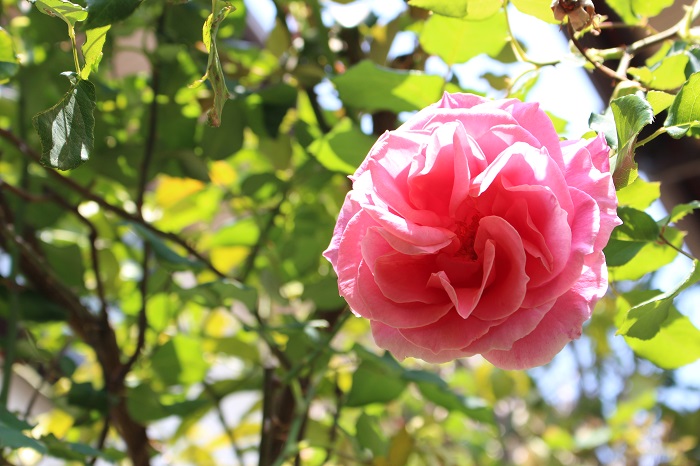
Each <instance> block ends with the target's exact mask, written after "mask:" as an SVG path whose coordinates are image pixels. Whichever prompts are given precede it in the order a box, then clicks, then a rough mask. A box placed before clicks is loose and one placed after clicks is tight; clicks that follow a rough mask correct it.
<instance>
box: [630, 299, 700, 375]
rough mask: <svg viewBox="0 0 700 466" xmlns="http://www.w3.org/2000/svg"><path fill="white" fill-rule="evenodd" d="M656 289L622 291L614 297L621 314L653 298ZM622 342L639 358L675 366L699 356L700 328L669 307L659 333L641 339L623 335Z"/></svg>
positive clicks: (671, 367)
mask: <svg viewBox="0 0 700 466" xmlns="http://www.w3.org/2000/svg"><path fill="white" fill-rule="evenodd" d="M655 294H656V292H655V291H646V292H638V291H637V292H630V293H625V294H623V295H622V296H620V297H619V298H618V299H617V308H618V312H619V313H620V314H619V315H620V316H624V315H625V314H626V313H627V312H629V309H630V308H631V307H633V306H636V305H638V304H640V303H642V302H645V301H648V300H649V299H650V298H651V299H653V298H654V295H655ZM625 341H626V342H627V344H628V345H629V346H630V348H632V350H633V351H634V352H635V354H637V355H638V356H640V357H643V358H645V359H648V360H649V361H651V362H653V363H654V364H656V365H657V366H659V367H661V368H662V369H677V368H679V367H681V366H684V365H686V364H690V363H691V362H694V361H696V360H698V359H700V330H698V329H697V328H696V327H695V326H694V325H693V324H692V322H691V321H690V320H689V319H688V318H687V317H686V316H684V315H682V314H681V313H680V312H678V310H677V309H676V308H675V307H674V306H670V307H669V310H668V315H667V317H666V319H665V320H663V321H661V323H660V328H659V331H658V333H657V334H656V335H655V336H654V337H652V338H650V339H648V340H640V339H638V338H633V337H630V336H625Z"/></svg>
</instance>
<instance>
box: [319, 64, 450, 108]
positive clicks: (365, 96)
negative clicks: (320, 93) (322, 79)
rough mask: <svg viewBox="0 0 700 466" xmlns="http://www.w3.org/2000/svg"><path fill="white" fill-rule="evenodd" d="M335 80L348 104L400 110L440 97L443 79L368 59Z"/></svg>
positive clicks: (342, 98) (342, 97)
mask: <svg viewBox="0 0 700 466" xmlns="http://www.w3.org/2000/svg"><path fill="white" fill-rule="evenodd" d="M333 83H334V84H335V86H336V88H337V89H338V93H339V94H340V100H342V101H343V102H344V103H345V104H346V105H347V106H349V107H352V108H355V109H358V110H366V111H370V112H372V111H375V110H389V111H392V112H395V113H399V112H410V111H414V110H420V109H422V108H424V107H427V106H428V105H430V104H432V103H435V102H437V101H438V100H440V96H441V95H442V87H443V84H444V81H443V79H442V78H441V77H439V76H431V75H427V74H425V73H422V72H419V71H398V70H392V69H389V68H384V67H381V66H378V65H376V64H374V63H372V62H371V61H369V60H365V61H362V62H360V63H358V64H357V65H355V66H353V67H352V68H350V69H348V71H347V72H345V73H344V74H342V75H340V76H338V77H337V78H335V79H333Z"/></svg>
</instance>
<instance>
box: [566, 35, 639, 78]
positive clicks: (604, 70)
mask: <svg viewBox="0 0 700 466" xmlns="http://www.w3.org/2000/svg"><path fill="white" fill-rule="evenodd" d="M567 30H568V32H569V38H570V39H571V42H572V43H573V44H574V46H575V47H576V49H578V51H579V52H580V53H581V55H583V58H585V59H586V61H588V62H589V63H590V64H592V65H593V66H594V67H595V68H596V69H597V70H598V71H600V72H601V73H603V74H605V75H606V76H608V77H610V78H612V79H615V80H617V81H629V80H628V79H627V77H626V76H620V75H619V74H617V72H615V70H613V69H611V68H608V67H607V66H605V65H603V64H601V63H598V62H597V61H595V60H593V59H592V58H591V57H590V56H588V52H587V51H586V49H585V48H584V47H583V46H582V45H581V43H580V42H579V41H578V39H577V38H576V32H575V31H574V27H573V26H572V25H571V23H568V24H567Z"/></svg>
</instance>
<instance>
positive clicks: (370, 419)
mask: <svg viewBox="0 0 700 466" xmlns="http://www.w3.org/2000/svg"><path fill="white" fill-rule="evenodd" d="M355 431H356V434H355V436H356V438H357V443H359V444H360V446H361V447H363V448H366V449H368V450H369V451H371V452H372V454H373V455H374V457H375V458H378V457H382V456H386V454H387V452H388V450H389V442H388V440H387V438H386V435H384V432H383V431H382V428H381V425H380V419H379V418H378V417H377V416H370V415H368V414H367V413H364V412H363V413H362V414H360V416H359V417H358V418H357V424H356V428H355Z"/></svg>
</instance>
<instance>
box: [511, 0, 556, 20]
mask: <svg viewBox="0 0 700 466" xmlns="http://www.w3.org/2000/svg"><path fill="white" fill-rule="evenodd" d="M551 3H552V2H549V1H542V0H513V5H515V8H517V9H518V10H520V11H522V12H523V13H526V14H528V15H531V16H534V17H535V18H539V19H541V20H542V21H546V22H547V23H552V24H558V23H559V21H557V20H556V18H554V14H553V13H552V8H551V7H550V5H551Z"/></svg>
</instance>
